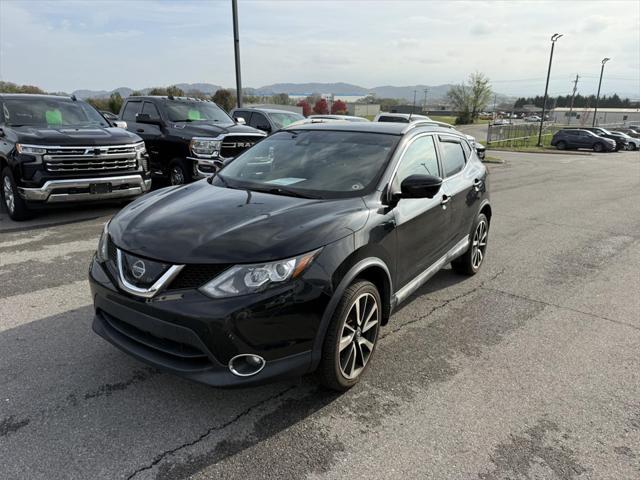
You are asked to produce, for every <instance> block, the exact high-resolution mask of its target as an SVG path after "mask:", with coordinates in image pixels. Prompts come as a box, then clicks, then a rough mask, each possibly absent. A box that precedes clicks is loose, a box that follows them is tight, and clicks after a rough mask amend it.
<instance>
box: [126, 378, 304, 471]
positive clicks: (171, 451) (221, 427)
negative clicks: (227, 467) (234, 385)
mask: <svg viewBox="0 0 640 480" xmlns="http://www.w3.org/2000/svg"><path fill="white" fill-rule="evenodd" d="M295 388H297V386H296V385H293V386H291V387H288V388H286V389H284V390H282V391H281V392H279V393H276V394H274V395H271V396H269V397H267V398H264V399H263V400H261V401H259V402H258V403H256V404H254V405H251V406H249V407H247V408H246V409H244V410H243V411H241V412H240V413H238V414H236V415H234V416H233V417H232V418H231V419H229V420H227V421H226V422H224V423H222V424H220V425H214V426H213V427H211V428H209V429H207V430H206V431H205V432H204V433H203V434H201V435H200V436H199V437H198V438H196V439H195V440H191V441H189V442H185V443H183V444H181V445H178V446H177V447H174V448H171V449H169V450H165V451H164V452H162V453H160V454H158V455H156V457H155V458H154V459H153V460H152V461H151V462H150V463H149V464H147V465H145V466H143V467H140V468H138V469H136V470H135V471H134V472H133V473H131V474H130V475H128V476H127V477H126V480H131V479H133V478H134V477H135V476H136V475H138V474H139V473H142V472H144V471H147V470H151V469H152V468H153V467H155V466H156V465H158V464H159V463H160V462H161V461H162V460H164V459H165V458H166V457H168V456H169V455H172V454H174V453H176V452H178V451H180V450H182V449H184V448H188V447H192V446H193V445H196V444H197V443H199V442H201V441H202V440H204V439H205V438H207V437H208V436H209V435H211V434H212V433H213V432H216V431H220V430H224V429H225V428H227V427H229V426H231V425H233V424H234V423H236V422H237V421H239V420H241V419H242V418H243V417H246V416H247V415H249V414H250V413H251V412H253V411H254V410H256V409H257V408H260V407H261V406H262V405H265V404H267V403H269V402H271V401H273V400H276V399H278V398H280V397H283V396H284V395H286V394H287V393H289V392H290V391H291V390H293V389H295Z"/></svg>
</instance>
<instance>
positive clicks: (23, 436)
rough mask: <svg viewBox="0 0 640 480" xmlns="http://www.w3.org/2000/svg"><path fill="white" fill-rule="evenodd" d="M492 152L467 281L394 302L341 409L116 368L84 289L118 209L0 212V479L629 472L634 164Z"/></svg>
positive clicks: (639, 411)
mask: <svg viewBox="0 0 640 480" xmlns="http://www.w3.org/2000/svg"><path fill="white" fill-rule="evenodd" d="M492 155H494V156H498V157H500V158H503V159H504V160H506V163H505V164H503V165H491V166H490V169H491V186H492V202H493V207H494V212H495V213H494V217H493V219H492V225H491V232H490V243H489V251H488V257H487V261H486V263H485V265H484V266H483V269H482V271H481V272H480V273H479V274H478V275H477V276H475V277H473V278H464V277H460V276H457V275H455V274H453V273H452V272H451V270H450V269H449V268H447V269H445V270H443V271H441V272H440V273H438V274H437V275H436V276H435V277H434V278H433V279H432V280H431V281H430V282H429V283H428V284H427V285H425V286H424V287H423V288H422V289H421V290H419V291H418V292H416V294H414V295H413V296H412V297H411V298H410V299H409V300H408V301H407V302H405V303H404V304H403V305H401V307H400V309H399V310H397V311H396V312H395V314H394V315H393V317H392V318H391V321H390V323H389V325H387V326H386V327H384V328H383V329H382V331H381V339H380V342H379V345H378V349H377V351H376V355H375V357H374V358H373V360H372V365H371V367H372V368H371V369H370V370H369V372H368V373H367V375H366V377H365V378H364V379H363V381H362V382H361V383H360V384H359V385H358V386H356V387H355V388H353V389H352V390H351V391H349V392H347V393H346V394H343V395H337V394H335V393H332V392H327V391H324V390H322V389H320V388H318V387H317V386H316V384H315V383H314V380H313V377H305V378H301V379H294V380H289V381H284V382H279V383H275V384H271V385H265V386H262V387H258V388H253V389H234V390H218V389H213V388H209V387H206V386H203V385H199V384H195V383H191V382H189V381H186V380H182V379H180V378H177V377H174V376H172V375H170V374H167V373H163V372H160V371H158V370H155V369H153V368H150V367H148V366H146V365H143V364H141V363H139V362H137V361H135V360H133V359H131V358H129V357H127V356H126V355H125V354H123V353H121V352H120V351H119V350H117V349H115V348H114V347H112V346H111V345H109V344H107V343H106V342H104V341H103V340H102V339H100V338H99V337H97V336H96V335H95V334H93V332H92V331H91V327H90V325H91V316H92V309H91V306H90V296H89V292H88V289H87V286H86V281H85V279H86V270H87V266H88V262H89V259H90V257H91V254H92V250H93V245H94V243H95V242H97V238H98V236H99V234H100V231H101V225H102V224H103V223H104V221H105V220H106V219H107V218H108V216H109V215H110V214H111V213H112V212H113V211H114V210H113V209H111V208H99V209H96V208H79V209H74V210H72V211H67V212H52V213H50V214H47V215H44V216H42V217H40V218H38V219H36V220H34V221H31V222H29V223H28V224H26V225H25V224H16V223H13V222H11V221H10V220H8V219H7V217H6V215H5V214H4V213H1V212H0V465H1V467H0V479H5V478H6V479H87V478H91V479H114V478H115V479H136V480H139V479H186V478H191V479H197V480H204V479H216V480H217V479H298V478H305V479H314V480H316V479H317V480H320V479H341V478H350V479H359V478H362V479H365V478H366V479H371V478H381V479H402V480H405V479H406V478H424V479H456V480H457V479H480V480H497V479H503V480H506V479H511V480H515V479H518V480H520V479H577V480H583V479H612V480H613V479H615V480H620V479H622V480H625V479H629V480H631V479H637V478H640V353H639V352H640V154H638V153H637V152H624V153H617V154H603V155H590V156H585V155H543V154H517V153H507V152H499V153H495V154H494V153H492Z"/></svg>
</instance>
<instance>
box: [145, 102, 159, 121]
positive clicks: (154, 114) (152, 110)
mask: <svg viewBox="0 0 640 480" xmlns="http://www.w3.org/2000/svg"><path fill="white" fill-rule="evenodd" d="M141 113H145V114H147V115H149V117H150V118H151V119H152V120H160V113H158V109H157V108H156V106H155V105H154V104H153V103H151V102H144V105H143V106H142V112H141Z"/></svg>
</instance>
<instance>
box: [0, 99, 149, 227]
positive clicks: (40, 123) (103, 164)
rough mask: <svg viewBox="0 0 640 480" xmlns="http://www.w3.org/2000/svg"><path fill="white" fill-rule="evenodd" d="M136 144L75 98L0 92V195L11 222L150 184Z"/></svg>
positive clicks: (136, 139) (141, 190)
mask: <svg viewBox="0 0 640 480" xmlns="http://www.w3.org/2000/svg"><path fill="white" fill-rule="evenodd" d="M147 163H148V161H147V154H146V150H145V146H144V142H143V141H142V139H141V138H140V137H138V136H137V135H135V134H133V133H130V132H127V131H126V130H124V129H121V128H116V127H114V125H113V124H111V123H109V121H107V120H106V119H105V118H104V117H103V116H102V115H100V113H99V112H98V111H97V110H96V109H94V108H93V107H92V106H91V105H89V104H87V103H85V102H82V101H79V100H76V98H75V97H73V96H72V97H62V96H53V95H26V94H0V196H1V198H2V202H3V204H4V207H5V208H6V210H7V212H8V214H9V216H10V217H11V218H12V219H13V220H25V219H27V218H29V217H31V216H32V214H33V209H34V208H37V207H44V206H49V205H56V204H61V203H73V202H85V201H111V200H120V199H126V198H132V197H135V196H138V195H141V194H143V193H145V192H147V191H148V190H149V189H150V188H151V176H150V174H149V171H148V167H147Z"/></svg>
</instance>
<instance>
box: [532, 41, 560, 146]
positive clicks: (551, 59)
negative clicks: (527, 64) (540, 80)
mask: <svg viewBox="0 0 640 480" xmlns="http://www.w3.org/2000/svg"><path fill="white" fill-rule="evenodd" d="M561 36H562V34H561V33H554V34H553V35H551V55H549V69H548V70H547V84H546V85H545V87H544V100H543V102H542V118H541V119H540V130H539V131H538V146H539V147H541V146H542V125H543V124H544V114H545V110H546V109H547V93H548V92H549V77H550V76H551V62H552V61H553V47H555V45H556V40H558V39H559V38H560V37H561Z"/></svg>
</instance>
